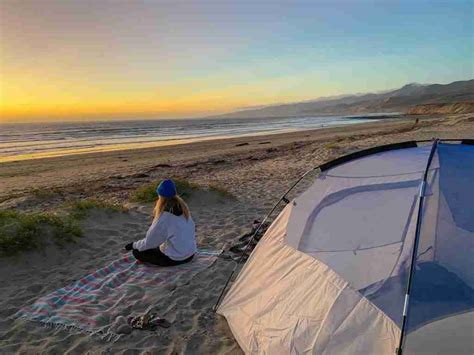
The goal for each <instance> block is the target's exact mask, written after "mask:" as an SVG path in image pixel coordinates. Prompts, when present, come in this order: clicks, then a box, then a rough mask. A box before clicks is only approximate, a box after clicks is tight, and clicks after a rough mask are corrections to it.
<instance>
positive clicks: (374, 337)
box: [217, 140, 474, 354]
mask: <svg viewBox="0 0 474 355" xmlns="http://www.w3.org/2000/svg"><path fill="white" fill-rule="evenodd" d="M425 143H426V142H419V143H416V142H405V143H398V144H393V145H387V146H382V147H376V148H371V149H368V150H365V151H361V152H357V153H354V154H350V155H348V156H345V157H342V158H339V159H336V160H334V161H332V162H329V163H326V164H323V165H321V166H320V167H318V168H317V171H318V172H319V174H318V176H317V178H316V179H315V180H314V181H313V183H312V185H311V186H310V187H309V188H308V189H307V190H306V191H305V192H303V193H302V194H301V195H299V196H298V197H296V198H295V199H294V200H292V201H288V200H287V199H286V195H287V194H285V195H284V196H283V197H282V199H281V200H280V201H285V202H289V203H288V204H287V205H286V207H285V208H284V209H283V211H282V212H281V213H280V214H279V216H278V217H277V218H276V219H275V220H274V222H273V223H272V225H271V226H270V228H269V229H268V230H267V232H266V233H265V235H264V237H263V238H262V239H261V240H260V242H259V243H258V244H257V246H256V248H255V250H254V251H253V252H252V254H251V256H250V258H249V259H248V261H247V262H246V264H245V265H244V267H243V268H242V270H241V271H240V273H239V276H238V277H237V279H236V280H235V282H234V283H233V285H232V287H231V288H230V290H229V291H228V293H227V294H226V295H225V297H224V299H223V300H222V302H221V303H220V305H219V307H218V309H217V312H218V313H219V314H221V315H223V316H224V317H225V318H226V319H227V321H228V323H229V326H230V329H231V331H232V332H233V334H234V336H235V338H236V340H237V341H238V343H239V345H240V346H241V348H242V349H243V350H244V352H245V353H248V354H253V353H258V354H395V353H397V352H398V353H399V354H400V353H403V354H436V353H439V354H444V353H451V354H464V353H465V354H472V353H474V343H473V334H474V262H473V260H474V259H473V255H474V204H473V201H474V145H473V141H472V140H464V141H448V140H445V141H444V140H443V141H437V140H435V141H434V142H432V143H431V144H425ZM459 143H460V144H459Z"/></svg>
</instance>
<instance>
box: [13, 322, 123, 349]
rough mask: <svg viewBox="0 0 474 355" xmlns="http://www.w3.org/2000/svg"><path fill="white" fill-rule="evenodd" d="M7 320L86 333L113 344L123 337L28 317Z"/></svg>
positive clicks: (108, 332)
mask: <svg viewBox="0 0 474 355" xmlns="http://www.w3.org/2000/svg"><path fill="white" fill-rule="evenodd" d="M9 319H12V320H16V319H18V320H24V321H28V322H32V323H36V324H40V325H41V326H43V327H45V328H48V329H57V330H63V331H68V332H71V333H73V332H74V331H76V333H86V334H88V335H89V336H92V337H97V338H99V339H101V340H105V341H108V342H113V343H115V342H117V341H118V340H119V339H120V338H121V337H122V335H123V334H117V333H113V332H110V331H104V330H95V331H92V330H89V329H85V328H81V327H78V326H76V325H72V324H63V323H55V322H43V321H41V320H37V319H31V318H28V317H26V316H23V315H13V316H11V317H9Z"/></svg>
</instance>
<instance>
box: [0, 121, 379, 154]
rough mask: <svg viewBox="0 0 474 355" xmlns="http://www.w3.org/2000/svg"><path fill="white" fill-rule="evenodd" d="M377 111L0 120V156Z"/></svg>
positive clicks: (93, 148)
mask: <svg viewBox="0 0 474 355" xmlns="http://www.w3.org/2000/svg"><path fill="white" fill-rule="evenodd" d="M374 118H375V116H372V117H371V116H370V115H369V116H358V117H357V116H353V117H348V116H331V117H312V116H308V117H296V118H295V117H294V118H258V119H250V118H239V119H215V118H213V119H209V118H207V119H179V120H178V119H174V120H168V119H167V120H130V121H103V122H54V123H52V122H49V123H0V162H6V161H15V160H24V159H35V158H43V157H54V156H62V155H69V154H78V153H88V152H99V151H110V150H120V149H131V148H141V147H152V146H160V145H170V144H179V143H186V142H191V141H199V140H209V139H216V138H225V137H238V136H245V135H258V134H265V133H276V132H285V131H295V130H306V129H319V128H326V127H333V126H340V125H347V124H354V123H362V122H367V121H369V120H370V121H374Z"/></svg>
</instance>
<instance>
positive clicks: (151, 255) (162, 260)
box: [133, 248, 194, 266]
mask: <svg viewBox="0 0 474 355" xmlns="http://www.w3.org/2000/svg"><path fill="white" fill-rule="evenodd" d="M133 256H134V257H135V259H137V260H140V261H143V262H145V263H150V264H155V265H158V266H176V265H181V264H185V263H189V262H190V261H191V260H193V257H194V255H191V256H190V257H189V258H187V259H184V260H173V259H170V258H169V257H168V256H167V255H165V254H163V253H162V252H161V250H160V249H159V248H156V249H148V250H143V251H138V250H137V249H133Z"/></svg>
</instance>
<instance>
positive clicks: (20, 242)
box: [0, 210, 83, 256]
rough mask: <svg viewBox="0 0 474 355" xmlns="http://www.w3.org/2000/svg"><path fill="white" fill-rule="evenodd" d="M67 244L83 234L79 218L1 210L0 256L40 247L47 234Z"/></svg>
mask: <svg viewBox="0 0 474 355" xmlns="http://www.w3.org/2000/svg"><path fill="white" fill-rule="evenodd" d="M47 235H50V236H52V239H53V241H54V243H55V244H56V245H58V246H64V245H65V244H66V243H70V242H74V241H75V240H76V239H77V238H80V237H82V236H83V233H82V230H81V228H80V226H79V225H78V224H77V221H76V220H75V219H74V218H72V217H71V216H58V215H55V214H52V213H26V212H18V211H14V210H3V211H0V255H1V256H11V255H16V254H18V253H20V252H23V251H28V250H34V249H40V248H42V247H44V246H45V245H46V238H45V237H46V236H47Z"/></svg>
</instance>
